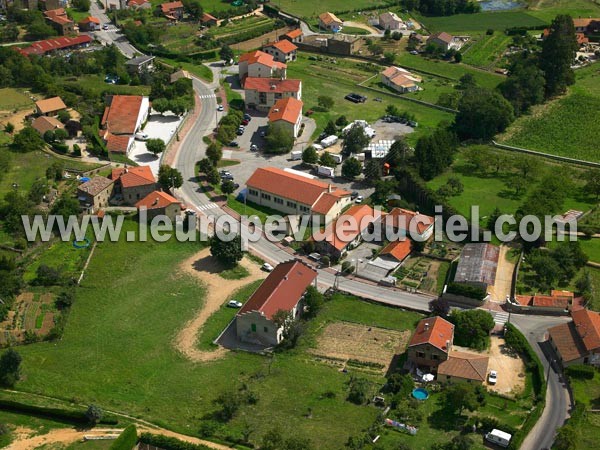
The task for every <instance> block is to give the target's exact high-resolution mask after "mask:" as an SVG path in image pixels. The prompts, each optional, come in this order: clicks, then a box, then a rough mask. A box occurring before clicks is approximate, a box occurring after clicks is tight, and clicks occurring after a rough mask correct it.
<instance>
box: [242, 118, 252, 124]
mask: <svg viewBox="0 0 600 450" xmlns="http://www.w3.org/2000/svg"><path fill="white" fill-rule="evenodd" d="M249 123H250V121H249V120H247V119H244V120H242V125H248V124H249Z"/></svg>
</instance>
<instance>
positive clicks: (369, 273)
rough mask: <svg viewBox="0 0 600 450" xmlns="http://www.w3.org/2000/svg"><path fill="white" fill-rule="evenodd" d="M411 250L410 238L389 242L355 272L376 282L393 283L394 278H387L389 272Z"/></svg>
mask: <svg viewBox="0 0 600 450" xmlns="http://www.w3.org/2000/svg"><path fill="white" fill-rule="evenodd" d="M411 251H412V241H411V240H410V239H401V240H398V241H393V242H390V243H389V244H387V245H386V246H385V247H384V248H383V249H382V250H381V251H380V252H379V254H378V255H377V257H376V258H372V259H371V260H369V261H368V262H367V264H366V265H365V266H364V267H363V268H362V269H361V270H360V272H357V275H358V276H360V277H361V278H366V279H367V280H371V281H375V282H376V283H380V282H383V283H389V282H391V283H392V284H393V283H395V280H396V279H395V278H394V279H391V278H390V279H388V276H389V274H390V273H391V272H393V271H394V270H396V269H398V267H399V266H400V265H401V264H402V263H403V262H404V261H405V260H406V258H408V257H409V256H410V253H411Z"/></svg>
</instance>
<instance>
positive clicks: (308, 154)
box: [302, 146, 319, 164]
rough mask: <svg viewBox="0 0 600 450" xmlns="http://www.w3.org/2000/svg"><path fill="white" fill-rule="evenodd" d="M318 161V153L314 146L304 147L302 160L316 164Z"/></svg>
mask: <svg viewBox="0 0 600 450" xmlns="http://www.w3.org/2000/svg"><path fill="white" fill-rule="evenodd" d="M318 161H319V154H318V153H317V151H316V150H315V148H314V147H312V146H311V147H306V148H305V149H304V150H303V151H302V162H303V163H306V164H316V163H317V162H318Z"/></svg>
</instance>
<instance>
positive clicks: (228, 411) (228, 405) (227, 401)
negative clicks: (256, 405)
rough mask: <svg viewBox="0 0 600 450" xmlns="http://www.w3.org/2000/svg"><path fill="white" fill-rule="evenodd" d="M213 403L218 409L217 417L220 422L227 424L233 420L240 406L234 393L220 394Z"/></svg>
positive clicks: (239, 400)
mask: <svg viewBox="0 0 600 450" xmlns="http://www.w3.org/2000/svg"><path fill="white" fill-rule="evenodd" d="M214 403H215V404H216V405H218V406H219V408H220V410H219V411H218V412H217V417H218V418H219V419H220V420H221V421H222V422H229V421H230V420H231V419H233V418H234V417H235V415H236V413H237V412H238V410H239V409H240V406H241V404H242V402H241V399H240V396H239V394H238V393H237V392H234V391H225V392H222V393H221V394H219V396H218V397H217V398H216V399H215V400H214Z"/></svg>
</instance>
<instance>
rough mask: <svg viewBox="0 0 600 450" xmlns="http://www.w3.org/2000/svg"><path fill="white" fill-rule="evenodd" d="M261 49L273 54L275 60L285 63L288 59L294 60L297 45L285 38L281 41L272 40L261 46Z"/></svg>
mask: <svg viewBox="0 0 600 450" xmlns="http://www.w3.org/2000/svg"><path fill="white" fill-rule="evenodd" d="M263 50H264V51H265V52H266V53H268V54H269V55H271V56H273V59H274V60H275V61H279V62H281V63H285V62H288V61H295V60H296V54H297V52H298V47H297V46H296V45H295V44H293V43H292V42H291V41H288V40H287V39H282V40H281V41H277V42H272V43H270V44H267V45H265V46H264V47H263Z"/></svg>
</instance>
